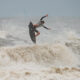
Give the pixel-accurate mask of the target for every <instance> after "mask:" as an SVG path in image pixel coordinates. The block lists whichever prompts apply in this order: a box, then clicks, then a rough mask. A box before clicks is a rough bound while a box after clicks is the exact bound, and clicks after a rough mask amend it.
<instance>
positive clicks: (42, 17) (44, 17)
mask: <svg viewBox="0 0 80 80" xmlns="http://www.w3.org/2000/svg"><path fill="white" fill-rule="evenodd" d="M47 16H48V14H47V15H45V16H43V17H41V19H40V21H41V20H43V19H44V18H45V17H47Z"/></svg>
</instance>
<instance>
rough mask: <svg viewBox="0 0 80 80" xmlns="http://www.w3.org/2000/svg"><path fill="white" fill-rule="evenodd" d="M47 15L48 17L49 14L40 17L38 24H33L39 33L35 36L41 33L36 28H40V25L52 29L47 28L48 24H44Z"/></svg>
mask: <svg viewBox="0 0 80 80" xmlns="http://www.w3.org/2000/svg"><path fill="white" fill-rule="evenodd" d="M45 17H48V14H46V15H45V16H43V17H41V19H40V21H39V22H38V23H37V24H33V26H34V31H35V32H36V33H37V34H36V35H35V36H38V35H40V32H39V31H38V30H37V29H36V28H38V27H41V26H42V27H44V28H45V29H48V30H50V28H47V27H46V26H44V25H43V24H44V23H45V22H44V20H43V19H44V18H45Z"/></svg>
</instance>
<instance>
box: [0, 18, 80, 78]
mask: <svg viewBox="0 0 80 80" xmlns="http://www.w3.org/2000/svg"><path fill="white" fill-rule="evenodd" d="M30 21H32V22H33V23H36V22H37V21H38V19H37V18H36V19H32V20H31V19H27V18H26V19H25V18H1V19H0V80H80V29H79V27H80V18H76V17H73V18H72V17H70V18H66V17H59V18H58V17H53V18H50V17H49V20H46V21H47V23H45V25H46V26H48V27H50V28H51V30H50V31H48V30H45V29H44V28H38V30H39V31H40V35H39V36H38V37H37V43H36V44H33V43H32V41H31V39H30V36H29V29H28V23H29V22H30Z"/></svg>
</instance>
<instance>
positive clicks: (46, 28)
mask: <svg viewBox="0 0 80 80" xmlns="http://www.w3.org/2000/svg"><path fill="white" fill-rule="evenodd" d="M42 26H43V27H44V28H45V29H48V30H50V28H47V27H46V26H44V25H42Z"/></svg>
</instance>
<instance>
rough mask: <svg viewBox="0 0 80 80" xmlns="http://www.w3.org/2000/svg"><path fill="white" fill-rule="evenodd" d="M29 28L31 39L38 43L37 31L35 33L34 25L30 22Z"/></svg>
mask: <svg viewBox="0 0 80 80" xmlns="http://www.w3.org/2000/svg"><path fill="white" fill-rule="evenodd" d="M28 27H29V35H30V38H31V40H32V42H33V43H36V37H35V31H34V27H33V23H32V22H30V23H29V25H28Z"/></svg>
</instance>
